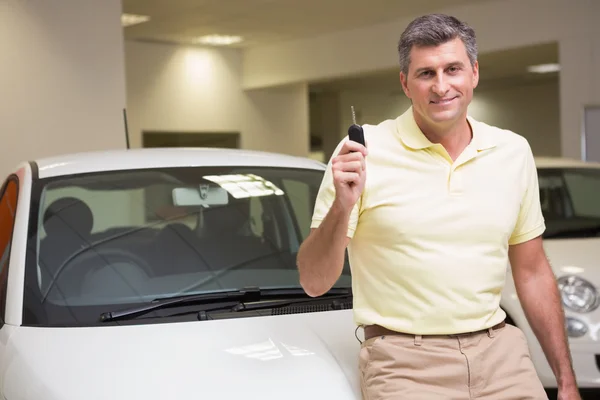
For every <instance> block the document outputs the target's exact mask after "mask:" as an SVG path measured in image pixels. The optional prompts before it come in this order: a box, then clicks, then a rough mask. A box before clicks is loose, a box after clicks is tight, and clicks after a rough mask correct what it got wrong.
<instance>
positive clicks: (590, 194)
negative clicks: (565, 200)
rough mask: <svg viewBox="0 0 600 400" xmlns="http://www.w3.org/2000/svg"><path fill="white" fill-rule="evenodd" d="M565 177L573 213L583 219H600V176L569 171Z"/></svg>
mask: <svg viewBox="0 0 600 400" xmlns="http://www.w3.org/2000/svg"><path fill="white" fill-rule="evenodd" d="M564 177H565V186H566V189H567V191H568V192H569V195H570V198H571V201H572V207H573V213H574V214H575V215H578V216H581V217H591V218H600V204H598V201H599V200H600V174H598V173H593V172H588V173H582V172H579V173H577V172H570V171H567V172H565V174H564Z"/></svg>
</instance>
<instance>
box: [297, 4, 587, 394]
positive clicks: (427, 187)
mask: <svg viewBox="0 0 600 400" xmlns="http://www.w3.org/2000/svg"><path fill="white" fill-rule="evenodd" d="M398 51H399V56H400V57H399V58H400V70H401V71H400V81H401V84H402V88H403V89H404V92H405V94H406V96H407V97H408V98H410V100H411V102H412V106H411V107H410V108H409V110H407V111H406V112H405V113H404V114H402V115H401V116H400V117H398V118H397V119H395V120H388V121H384V122H382V123H381V124H379V125H377V126H371V125H365V126H364V127H363V128H364V132H365V138H366V147H363V146H362V145H360V144H358V143H355V142H351V141H348V140H343V141H342V142H341V143H340V144H339V145H338V147H337V149H336V151H335V153H334V156H333V157H332V160H331V162H330V163H329V165H328V168H327V171H326V174H325V177H324V179H323V182H322V185H321V189H320V191H319V195H318V198H317V202H316V205H315V211H314V215H313V222H312V225H311V228H312V229H311V234H310V235H309V237H308V238H307V239H306V240H305V242H304V243H303V244H302V246H301V249H300V252H299V254H298V269H299V273H300V283H301V285H302V286H303V288H304V289H305V291H306V292H307V293H308V294H309V295H311V296H319V295H321V294H323V293H324V292H326V291H327V290H329V289H330V288H331V287H332V285H333V284H334V283H335V282H336V281H337V279H338V278H339V276H340V273H341V270H342V266H343V262H344V253H345V250H346V248H347V249H348V255H349V258H350V264H351V268H352V274H353V292H354V316H355V320H356V322H357V324H359V325H361V326H363V328H364V333H365V341H364V342H363V343H362V346H361V351H360V357H359V369H360V372H361V378H362V381H361V387H362V391H363V397H364V398H365V399H378V400H379V399H410V400H416V399H426V400H435V399H474V398H477V399H501V400H510V399H515V400H516V399H519V400H523V399H543V398H546V395H545V392H544V390H543V388H542V385H541V383H540V381H539V378H538V377H537V374H536V371H535V369H534V366H533V364H532V362H531V360H530V357H529V349H528V346H527V342H526V339H525V336H524V335H523V334H522V332H521V331H520V330H519V329H518V328H516V327H514V326H512V325H507V324H505V323H504V320H505V317H506V314H505V312H504V311H503V310H502V309H501V308H500V306H499V303H500V294H501V291H502V288H503V285H504V279H505V276H506V268H507V264H508V262H509V261H510V264H511V267H512V274H513V278H514V281H515V285H516V289H517V293H518V297H519V299H520V302H521V304H522V306H523V309H524V311H525V315H526V316H527V319H528V321H529V323H530V325H531V327H532V329H533V331H534V332H535V334H536V336H537V338H538V340H539V341H540V344H541V346H542V348H543V350H544V352H545V354H546V356H547V358H548V360H549V363H550V366H551V367H552V370H553V371H554V373H555V375H556V377H557V380H558V385H559V399H562V400H567V399H569V400H570V399H579V398H580V397H579V393H578V390H577V387H576V382H575V377H574V373H573V369H572V366H571V360H570V354H569V349H568V344H567V341H566V335H565V332H564V316H563V310H562V306H561V302H560V299H559V294H558V290H557V285H556V282H555V278H554V275H553V273H552V271H551V268H550V266H549V263H548V261H547V259H546V256H545V254H544V250H543V248H542V239H541V235H542V233H543V232H544V230H545V224H544V220H543V217H542V213H541V207H540V202H539V191H538V190H539V189H538V181H537V171H536V168H535V165H534V160H533V155H532V152H531V149H530V147H529V144H528V142H527V141H526V140H525V139H524V138H523V137H521V136H519V135H517V134H515V133H513V132H510V131H507V130H503V129H499V128H495V127H492V126H489V125H487V124H484V123H482V122H479V121H476V120H475V119H473V118H471V117H469V116H468V115H467V108H468V105H469V103H470V102H471V99H472V96H473V90H474V89H475V87H476V86H477V83H478V79H479V66H478V62H477V46H476V41H475V34H474V32H473V30H472V29H471V28H469V27H468V26H467V25H465V24H464V23H462V22H460V21H459V20H457V19H456V18H453V17H450V16H445V15H428V16H424V17H420V18H417V19H416V20H414V21H413V22H411V23H410V24H409V26H408V27H407V28H406V30H405V31H404V33H403V34H402V36H401V39H400V42H399V45H398Z"/></svg>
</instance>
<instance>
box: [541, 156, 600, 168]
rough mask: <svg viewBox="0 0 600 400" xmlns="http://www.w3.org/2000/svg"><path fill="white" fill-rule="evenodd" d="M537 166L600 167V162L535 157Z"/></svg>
mask: <svg viewBox="0 0 600 400" xmlns="http://www.w3.org/2000/svg"><path fill="white" fill-rule="evenodd" d="M535 165H536V167H537V168H600V163H597V162H592V161H582V160H577V159H572V158H566V157H535Z"/></svg>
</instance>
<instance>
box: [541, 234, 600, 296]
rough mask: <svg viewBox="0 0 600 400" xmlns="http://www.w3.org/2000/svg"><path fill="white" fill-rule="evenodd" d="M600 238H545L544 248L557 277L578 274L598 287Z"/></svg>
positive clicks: (599, 278)
mask: <svg viewBox="0 0 600 400" xmlns="http://www.w3.org/2000/svg"><path fill="white" fill-rule="evenodd" d="M599 247H600V238H585V239H546V240H544V249H545V251H546V255H547V256H548V260H549V261H550V264H551V265H552V269H553V270H554V273H555V275H556V276H557V277H561V276H563V275H578V276H581V277H583V278H585V279H587V280H589V281H590V282H592V283H593V284H595V285H596V287H600V261H598V257H597V255H598V248H599Z"/></svg>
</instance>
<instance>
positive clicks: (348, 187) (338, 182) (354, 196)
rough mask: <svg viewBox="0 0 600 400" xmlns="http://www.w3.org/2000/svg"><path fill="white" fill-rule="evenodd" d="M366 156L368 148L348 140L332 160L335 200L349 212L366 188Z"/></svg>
mask: <svg viewBox="0 0 600 400" xmlns="http://www.w3.org/2000/svg"><path fill="white" fill-rule="evenodd" d="M366 156H367V148H366V147H364V146H363V145H362V144H360V143H356V142H353V141H351V140H348V141H346V143H344V145H343V146H342V148H341V149H340V152H339V153H338V155H337V156H335V157H334V158H333V160H332V164H331V169H332V172H333V185H334V186H335V193H336V196H335V199H336V202H337V203H338V204H339V205H340V206H341V208H342V209H345V210H347V209H351V208H352V207H354V205H355V204H356V202H357V201H358V198H359V197H360V195H361V194H362V192H363V190H364V188H365V181H366V176H367V174H366V171H365V157H366Z"/></svg>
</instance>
